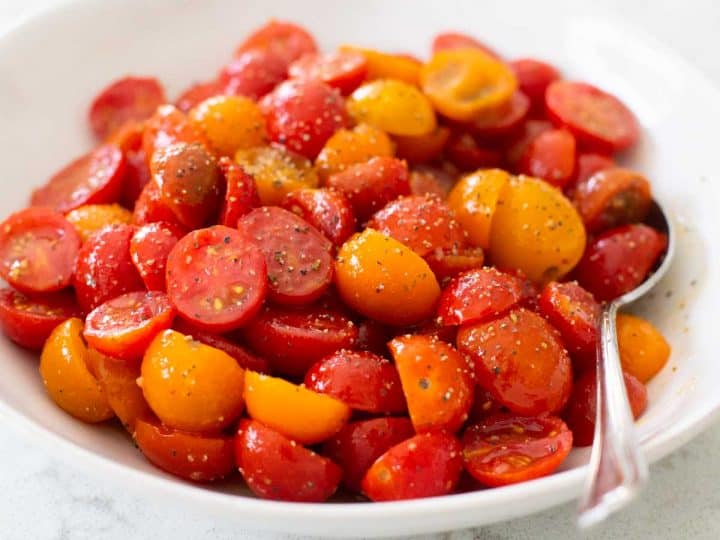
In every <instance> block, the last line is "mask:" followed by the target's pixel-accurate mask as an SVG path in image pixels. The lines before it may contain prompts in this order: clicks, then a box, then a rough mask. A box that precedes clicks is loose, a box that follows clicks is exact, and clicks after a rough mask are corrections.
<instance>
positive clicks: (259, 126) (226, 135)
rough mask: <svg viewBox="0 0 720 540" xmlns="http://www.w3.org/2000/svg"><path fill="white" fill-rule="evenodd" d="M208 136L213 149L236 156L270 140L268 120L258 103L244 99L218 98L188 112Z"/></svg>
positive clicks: (207, 100) (235, 97) (239, 97)
mask: <svg viewBox="0 0 720 540" xmlns="http://www.w3.org/2000/svg"><path fill="white" fill-rule="evenodd" d="M189 115H190V119H191V120H192V121H193V122H195V123H196V124H197V125H198V126H200V129H201V130H202V131H203V132H204V133H205V136H206V137H207V139H208V141H210V144H211V145H212V147H213V149H214V150H215V151H216V152H218V153H219V154H221V155H225V156H234V155H235V152H237V151H238V150H240V149H244V148H253V147H255V146H260V145H262V144H263V143H265V141H266V140H267V134H266V133H265V119H264V118H263V114H262V112H260V108H259V107H258V106H257V104H256V103H255V102H254V101H253V100H251V99H250V98H247V97H244V96H215V97H212V98H210V99H206V100H205V101H203V102H202V103H200V104H199V105H198V106H197V107H195V108H194V109H192V110H191V111H190V113H189Z"/></svg>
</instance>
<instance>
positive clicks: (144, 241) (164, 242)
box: [130, 221, 186, 291]
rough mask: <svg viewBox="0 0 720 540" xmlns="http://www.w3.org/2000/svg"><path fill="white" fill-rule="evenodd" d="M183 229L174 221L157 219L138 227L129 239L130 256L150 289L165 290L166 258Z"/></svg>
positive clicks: (183, 234)
mask: <svg viewBox="0 0 720 540" xmlns="http://www.w3.org/2000/svg"><path fill="white" fill-rule="evenodd" d="M185 232H186V231H185V229H183V228H182V227H181V226H179V225H175V224H174V223H168V222H166V221H157V222H153V223H148V224H146V225H143V226H141V227H138V228H137V229H136V230H135V232H134V233H133V235H132V238H131V239H130V257H131V259H132V262H133V264H134V265H135V268H137V271H138V273H139V274H140V277H141V278H142V280H143V282H144V283H145V286H146V287H147V288H148V290H150V291H165V290H166V288H167V287H166V283H165V269H166V266H167V258H168V255H169V254H170V251H171V250H172V248H173V247H175V244H177V243H178V240H180V239H181V238H182V237H183V236H185Z"/></svg>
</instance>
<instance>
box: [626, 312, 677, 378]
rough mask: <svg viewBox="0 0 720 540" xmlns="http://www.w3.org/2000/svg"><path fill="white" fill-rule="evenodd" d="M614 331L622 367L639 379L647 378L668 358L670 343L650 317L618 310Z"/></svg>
mask: <svg viewBox="0 0 720 540" xmlns="http://www.w3.org/2000/svg"><path fill="white" fill-rule="evenodd" d="M617 335H618V347H619V349H620V362H621V363H622V367H623V371H625V372H626V373H629V374H630V375H633V376H635V377H637V378H638V379H639V380H640V382H643V383H647V382H649V381H650V380H651V379H652V378H653V377H654V376H655V375H657V374H658V372H659V371H660V370H661V369H662V368H663V367H664V366H665V364H666V363H667V361H668V358H670V345H669V344H668V342H667V341H666V340H665V338H664V337H663V335H662V334H661V333H660V331H659V330H658V329H657V328H655V327H654V326H653V325H652V323H650V321H646V320H645V319H642V318H640V317H635V316H633V315H630V314H627V313H620V314H619V315H618V316H617Z"/></svg>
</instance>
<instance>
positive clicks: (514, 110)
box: [463, 90, 530, 143]
mask: <svg viewBox="0 0 720 540" xmlns="http://www.w3.org/2000/svg"><path fill="white" fill-rule="evenodd" d="M529 111H530V100H529V99H528V97H527V96H526V95H525V94H524V93H523V92H521V91H520V90H517V91H516V92H515V93H514V94H513V95H512V97H511V98H510V102H509V103H508V104H507V105H506V106H505V107H503V108H502V109H500V110H499V111H497V113H496V114H494V115H492V114H491V115H487V116H481V117H480V118H477V119H475V120H474V121H471V122H468V123H465V124H463V127H464V128H465V129H466V130H467V131H469V132H470V133H472V134H473V135H474V136H476V137H478V138H479V139H480V140H482V141H487V142H488V143H491V142H494V141H497V140H498V139H502V140H505V139H507V138H508V137H510V136H512V135H514V134H516V133H518V132H519V130H520V128H521V127H522V124H523V121H524V120H525V118H527V115H528V112H529Z"/></svg>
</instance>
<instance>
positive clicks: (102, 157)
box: [30, 144, 127, 213]
mask: <svg viewBox="0 0 720 540" xmlns="http://www.w3.org/2000/svg"><path fill="white" fill-rule="evenodd" d="M126 166H127V163H126V161H125V156H124V155H123V153H122V152H121V151H120V149H119V148H117V147H116V146H113V145H110V144H106V145H103V146H100V147H98V148H96V149H95V150H93V151H92V152H89V153H87V154H85V155H84V156H81V157H79V158H78V159H76V160H75V161H73V162H72V163H70V164H69V165H67V166H66V167H64V168H63V169H61V170H60V171H59V172H57V173H55V175H54V176H53V177H51V178H50V180H48V181H47V183H46V184H45V185H44V186H42V187H40V188H37V189H36V190H35V191H33V193H32V196H31V198H30V204H31V205H32V206H48V207H50V208H53V209H55V210H57V211H58V212H62V213H65V212H69V211H70V210H72V209H73V208H77V207H79V206H83V205H84V204H106V203H114V202H117V201H118V200H119V199H120V195H121V193H122V189H123V178H124V177H125V170H126Z"/></svg>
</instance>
